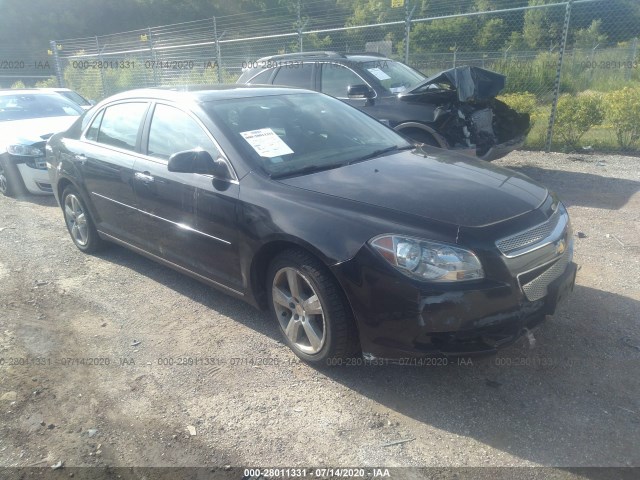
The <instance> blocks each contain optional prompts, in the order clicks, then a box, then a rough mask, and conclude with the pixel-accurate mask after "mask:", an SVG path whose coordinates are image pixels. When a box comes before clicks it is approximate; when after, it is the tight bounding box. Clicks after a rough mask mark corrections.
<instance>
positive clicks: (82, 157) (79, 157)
mask: <svg viewBox="0 0 640 480" xmlns="http://www.w3.org/2000/svg"><path fill="white" fill-rule="evenodd" d="M73 159H74V160H75V161H76V162H79V163H80V165H84V164H85V163H87V156H86V155H84V154H83V153H76V154H75V155H74V156H73Z"/></svg>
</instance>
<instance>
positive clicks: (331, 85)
mask: <svg viewBox="0 0 640 480" xmlns="http://www.w3.org/2000/svg"><path fill="white" fill-rule="evenodd" d="M363 83H365V82H364V80H362V79H361V78H360V77H359V76H358V75H356V74H355V73H354V72H353V71H352V70H349V69H348V68H346V67H343V66H342V65H337V64H335V63H325V64H324V65H322V77H321V90H320V91H321V92H322V93H326V94H327V95H331V96H332V97H338V98H347V90H348V88H349V85H362V84H363Z"/></svg>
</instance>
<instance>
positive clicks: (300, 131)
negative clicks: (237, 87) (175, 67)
mask: <svg viewBox="0 0 640 480" xmlns="http://www.w3.org/2000/svg"><path fill="white" fill-rule="evenodd" d="M203 106H204V108H205V110H207V112H208V113H209V115H210V116H211V117H212V118H213V119H214V121H215V122H216V123H217V124H218V125H219V127H220V128H221V129H222V130H224V131H225V133H226V134H227V136H228V137H229V138H230V139H231V140H232V141H234V143H235V144H236V148H237V149H238V150H240V151H241V152H244V153H245V154H246V155H247V156H248V157H249V158H251V159H253V160H254V162H255V163H256V164H257V165H259V166H260V167H261V168H262V169H263V170H265V171H266V172H267V173H268V174H269V175H270V176H271V177H272V178H279V177H284V176H294V175H301V174H305V173H312V172H314V171H319V170H326V169H329V168H337V167H341V166H344V165H348V164H350V163H354V162H357V161H364V160H366V159H367V158H371V157H372V156H377V155H383V154H385V153H388V152H392V151H394V150H397V149H404V148H412V146H411V144H410V143H408V142H407V141H406V140H405V139H404V138H403V137H401V136H400V135H398V134H397V133H395V132H394V131H393V130H391V129H389V128H388V127H385V126H384V125H382V124H381V123H379V122H378V121H377V120H375V119H373V118H371V117H369V116H367V115H365V114H363V113H361V112H359V111H358V110H356V109H355V108H352V107H350V106H348V105H345V104H344V103H342V102H341V101H339V100H336V99H334V98H332V97H329V96H326V95H320V94H313V93H300V94H297V93H296V94H291V95H269V96H263V97H252V98H238V99H231V100H222V101H215V102H206V103H204V105H203Z"/></svg>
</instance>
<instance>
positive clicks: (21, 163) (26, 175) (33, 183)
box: [0, 152, 53, 195]
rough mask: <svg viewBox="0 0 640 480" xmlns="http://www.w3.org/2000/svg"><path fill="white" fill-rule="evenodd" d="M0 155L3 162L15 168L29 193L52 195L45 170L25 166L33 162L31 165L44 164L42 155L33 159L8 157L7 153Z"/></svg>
mask: <svg viewBox="0 0 640 480" xmlns="http://www.w3.org/2000/svg"><path fill="white" fill-rule="evenodd" d="M0 155H2V158H3V159H4V161H5V162H7V163H8V164H10V165H15V166H16V168H17V169H18V173H19V174H20V177H21V178H22V182H23V184H24V186H25V188H26V189H27V191H28V192H29V193H32V194H34V195H51V194H52V193H53V190H52V188H51V181H50V180H49V173H48V172H47V169H46V168H45V169H41V168H34V167H33V166H29V165H27V162H29V163H31V162H33V164H35V163H36V162H37V163H44V155H43V156H42V157H35V158H34V157H20V156H15V155H10V154H9V153H7V152H4V153H2V154H0Z"/></svg>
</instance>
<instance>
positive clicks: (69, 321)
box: [0, 152, 640, 478]
mask: <svg viewBox="0 0 640 480" xmlns="http://www.w3.org/2000/svg"><path fill="white" fill-rule="evenodd" d="M496 163H497V164H500V165H503V166H507V167H510V168H514V169H516V170H519V171H521V172H523V173H525V174H527V175H529V176H531V177H532V178H534V179H536V180H539V181H540V182H542V183H544V184H547V185H549V186H550V187H551V188H553V189H554V190H556V191H557V192H558V193H559V194H560V196H561V197H562V198H563V200H564V201H565V202H566V203H567V205H568V207H569V211H570V214H571V218H572V222H573V226H574V231H576V232H578V231H579V232H583V233H584V234H586V237H585V238H576V253H575V260H576V262H577V263H578V264H579V265H581V267H582V268H581V270H580V271H579V272H578V278H577V285H576V289H575V292H574V294H573V295H572V296H571V297H570V298H569V300H568V302H566V303H565V304H564V305H563V306H562V307H561V308H560V310H559V311H558V312H557V313H556V315H555V316H554V317H553V318H552V319H551V320H550V321H548V322H546V323H545V324H544V325H543V326H542V327H541V328H540V329H539V330H538V331H537V332H536V340H537V342H536V346H535V348H533V349H531V348H529V346H528V345H526V344H525V343H524V341H522V342H520V343H518V344H516V345H514V346H512V347H510V348H508V349H506V350H503V351H501V352H500V353H499V354H498V356H495V357H488V358H481V359H478V358H474V359H473V360H472V361H471V362H468V363H467V362H464V363H463V364H458V363H457V362H455V361H450V362H449V365H447V366H438V367H406V366H405V367H402V366H378V367H374V366H369V367H363V366H351V367H341V368H334V369H331V370H322V371H320V370H316V369H314V368H311V367H309V366H307V365H305V364H302V363H299V362H298V361H296V357H295V356H294V355H293V353H291V352H290V351H289V349H288V348H286V347H285V346H284V345H283V344H282V343H281V341H280V336H279V332H278V330H277V327H276V325H275V324H274V323H273V322H271V320H270V318H269V317H268V316H267V315H266V314H265V313H262V312H258V311H256V310H254V309H253V308H252V307H250V306H248V305H245V304H244V303H242V302H240V301H237V300H234V299H232V298H230V297H227V296H225V295H224V294H222V293H219V292H217V291H214V290H211V289H210V288H208V287H206V286H203V285H202V284H199V283H197V282H196V281H194V280H191V279H190V278H187V277H185V276H183V275H181V274H178V273H176V272H174V271H172V270H169V269H167V268H165V267H162V266H159V265H157V264H155V263H153V262H151V261H149V260H147V259H145V258H143V257H141V256H139V255H136V254H134V253H132V252H129V251H127V250H125V249H122V248H120V247H116V246H114V247H113V248H110V249H109V250H107V251H106V252H104V253H101V254H99V255H98V256H87V255H84V254H82V253H81V252H79V251H78V250H77V249H76V248H75V247H74V246H73V244H72V242H71V240H70V238H69V237H68V233H67V231H66V229H65V226H64V223H63V219H62V212H61V211H60V209H59V208H58V207H57V206H56V205H55V201H54V200H53V198H34V197H31V198H28V199H23V200H13V199H8V198H4V197H0V312H1V313H0V359H2V360H0V362H1V365H0V377H1V383H0V419H1V421H0V466H29V465H34V464H37V465H44V466H47V465H53V464H55V463H56V462H58V461H61V460H62V461H64V462H65V465H66V466H67V467H69V466H104V465H111V466H138V467H142V466H169V465H179V466H212V465H218V466H223V465H233V466H240V465H252V466H304V465H313V466H360V465H365V466H389V467H392V466H437V467H447V466H537V465H545V466H553V467H576V466H623V467H624V466H640V449H639V448H638V445H639V444H640V395H639V393H640V388H639V387H640V375H639V373H640V372H639V363H640V362H639V361H640V289H639V284H638V278H640V193H639V192H640V174H639V171H640V159H638V158H630V157H623V156H602V155H589V156H575V155H574V156H571V155H564V154H550V155H546V154H542V153H532V152H515V153H512V154H511V155H509V156H508V157H506V158H504V159H502V160H500V161H498V162H496ZM82 359H96V360H84V365H83V364H82ZM181 359H186V360H181ZM189 359H199V360H198V362H199V364H198V365H193V364H190V362H191V361H192V360H189ZM223 362H224V363H223ZM180 363H186V364H180ZM190 427H191V428H190ZM190 429H191V432H190V431H189V430H190ZM192 433H195V435H192ZM397 440H409V441H407V442H405V443H401V444H398V445H391V446H387V445H386V444H388V443H390V442H394V441H397ZM568 475H570V474H569V473H566V476H568ZM562 478H565V476H563V477H562ZM567 478H568V477H567Z"/></svg>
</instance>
